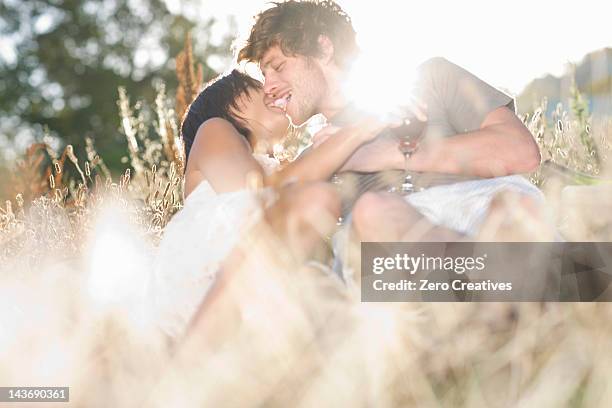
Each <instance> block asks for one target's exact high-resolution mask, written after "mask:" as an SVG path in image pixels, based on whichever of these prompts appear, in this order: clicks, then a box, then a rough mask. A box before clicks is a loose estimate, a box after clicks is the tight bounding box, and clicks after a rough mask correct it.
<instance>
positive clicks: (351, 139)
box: [264, 118, 389, 186]
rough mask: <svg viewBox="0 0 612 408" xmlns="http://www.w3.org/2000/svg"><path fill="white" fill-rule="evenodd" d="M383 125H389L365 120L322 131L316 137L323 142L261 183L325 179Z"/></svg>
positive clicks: (279, 183)
mask: <svg viewBox="0 0 612 408" xmlns="http://www.w3.org/2000/svg"><path fill="white" fill-rule="evenodd" d="M387 126H389V124H385V123H383V122H381V121H378V120H376V119H372V118H368V119H364V120H362V121H360V122H359V123H357V124H355V125H351V126H346V127H344V128H333V130H331V131H329V130H326V129H325V128H324V129H323V130H322V131H321V132H324V133H326V134H325V135H324V136H323V137H319V138H318V139H319V140H321V139H323V140H322V141H321V142H320V143H316V142H315V144H314V146H313V147H312V148H311V149H310V150H309V151H308V152H305V153H303V154H302V155H301V156H300V157H298V158H297V159H296V160H294V161H293V162H291V163H289V164H287V165H286V166H285V167H283V168H282V169H281V170H279V171H278V172H275V173H274V174H272V175H270V176H268V177H267V178H266V179H265V180H264V184H266V185H272V186H282V185H284V184H287V183H290V182H293V181H300V182H306V181H321V180H327V179H329V178H330V177H331V176H332V175H333V174H334V173H335V172H337V171H338V170H339V169H340V168H341V167H342V166H343V165H344V163H345V162H346V161H347V160H348V159H349V157H351V156H352V155H353V153H354V152H355V151H356V150H357V149H358V148H359V147H360V146H361V145H362V144H364V143H367V142H369V141H370V140H372V139H373V138H374V137H376V135H377V134H379V133H380V132H381V131H382V130H383V129H384V128H385V127H387ZM327 133H329V134H327ZM332 134H333V135H332ZM316 139H317V136H315V140H316Z"/></svg>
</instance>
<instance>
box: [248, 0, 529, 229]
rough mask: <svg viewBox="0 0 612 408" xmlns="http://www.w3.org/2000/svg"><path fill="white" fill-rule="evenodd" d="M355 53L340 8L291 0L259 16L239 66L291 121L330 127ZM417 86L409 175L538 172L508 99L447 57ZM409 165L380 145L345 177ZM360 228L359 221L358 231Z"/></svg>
mask: <svg viewBox="0 0 612 408" xmlns="http://www.w3.org/2000/svg"><path fill="white" fill-rule="evenodd" d="M298 34H299V35H298ZM357 53H358V47H357V45H356V42H355V31H354V29H353V27H352V24H351V20H350V18H349V16H348V15H347V14H346V13H345V12H344V11H343V10H342V9H341V8H340V7H339V6H338V5H337V4H336V3H334V2H332V1H294V0H290V1H286V2H283V3H275V5H274V6H273V7H272V8H270V9H268V10H265V11H263V12H261V13H260V14H259V15H258V16H257V18H256V22H255V24H254V26H253V27H252V29H251V33H250V36H249V38H248V40H247V42H246V45H245V46H244V48H242V49H241V50H240V52H239V54H238V59H239V60H248V61H254V62H258V63H259V65H260V68H261V71H262V73H263V75H264V77H265V83H264V91H265V93H266V103H268V104H271V105H274V106H276V107H280V108H282V109H284V110H285V111H286V112H287V114H288V115H289V116H290V117H291V119H292V120H293V122H294V123H295V124H298V125H299V124H302V123H304V122H305V121H306V120H308V119H309V118H310V117H311V116H313V115H315V114H317V113H322V114H323V115H325V116H326V117H327V118H328V120H329V121H330V122H331V123H332V124H334V122H335V118H337V117H339V116H341V115H340V114H341V113H342V111H343V110H344V109H345V108H346V107H347V106H348V105H349V104H350V102H351V101H350V100H348V98H347V96H346V94H345V92H344V91H343V80H344V79H345V78H346V77H347V73H348V70H349V68H350V65H351V62H352V61H353V59H354V58H355V56H356V55H357ZM417 89H418V93H417V96H418V97H419V98H420V99H421V100H422V101H423V102H424V104H425V105H426V107H427V113H426V114H427V121H428V124H427V128H426V130H425V137H424V142H423V143H422V145H421V147H420V148H419V149H418V150H417V152H416V153H414V154H413V155H412V156H411V157H410V159H409V162H408V167H409V169H410V170H412V171H417V172H429V173H446V174H456V175H467V176H475V177H497V176H505V175H510V174H517V173H526V172H530V171H533V170H535V168H536V167H537V166H538V165H539V163H540V154H539V149H538V147H537V144H536V143H535V140H534V139H533V136H532V135H531V133H530V132H529V130H528V129H527V128H526V127H525V126H524V125H523V123H522V122H521V121H520V119H519V118H518V117H517V116H516V114H515V112H514V109H515V108H514V101H513V100H512V98H511V97H509V96H507V95H506V94H504V93H502V92H500V91H498V90H497V89H495V88H493V87H491V86H489V85H488V84H486V83H484V82H483V81H481V80H480V79H478V78H476V77H475V76H474V75H472V74H470V73H469V72H467V71H465V70H464V69H462V68H460V67H458V66H456V65H454V64H452V63H450V62H448V61H446V60H444V59H442V58H434V59H432V60H429V61H427V62H426V63H424V64H423V65H421V67H420V68H419V83H418V86H417ZM404 91H405V93H406V94H408V93H409V92H410V90H404ZM398 92H402V90H398ZM403 168H404V157H403V155H402V154H401V152H400V151H399V149H398V144H397V142H396V141H395V142H394V141H392V140H389V138H378V139H377V140H375V141H374V142H371V143H369V144H367V145H364V146H363V147H362V148H360V149H359V150H358V151H357V152H356V153H355V154H354V155H353V157H352V158H351V159H349V161H348V162H347V163H346V164H345V166H344V167H343V170H352V171H360V172H373V171H381V170H387V169H403ZM363 198H364V199H365V200H360V201H361V202H359V201H358V202H357V204H356V207H355V211H356V212H357V213H358V214H362V213H367V214H379V215H381V219H384V218H385V217H387V218H389V213H388V211H402V208H403V209H406V206H407V204H405V201H404V199H403V198H402V197H400V196H398V195H391V194H387V195H384V194H383V195H375V196H374V197H373V195H372V194H369V195H368V196H365V197H363ZM373 198H374V199H373ZM390 203H391V205H390ZM364 206H365V207H367V211H364V210H363V207H364ZM382 216H384V217H382ZM361 221H362V220H361V219H360V217H356V219H354V220H353V222H354V223H355V224H357V225H356V227H357V229H359V225H358V224H359V223H360V222H361Z"/></svg>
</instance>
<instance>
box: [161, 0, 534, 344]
mask: <svg viewBox="0 0 612 408" xmlns="http://www.w3.org/2000/svg"><path fill="white" fill-rule="evenodd" d="M357 53H358V48H357V45H356V41H355V31H354V29H353V27H352V24H351V20H350V18H349V17H348V16H347V15H346V14H345V13H344V12H343V10H342V9H341V8H340V7H339V6H338V5H337V4H335V3H334V2H332V1H293V0H290V1H286V2H281V3H275V4H274V5H273V6H272V7H271V8H269V9H267V10H265V11H263V12H261V13H260V14H259V15H258V16H257V18H256V22H255V24H254V26H253V27H252V29H251V33H250V36H249V38H248V40H247V42H246V45H245V46H244V48H242V49H241V50H240V51H239V53H238V60H239V61H252V62H256V63H258V65H259V67H260V69H261V72H262V74H263V76H264V78H265V80H264V83H263V84H261V83H260V82H259V81H257V80H255V79H253V78H251V77H249V76H247V75H245V74H243V73H241V72H239V71H237V70H234V71H232V72H231V73H229V74H228V75H225V76H222V77H219V78H217V79H216V80H215V81H213V82H212V83H210V84H208V85H207V86H206V88H205V89H204V90H203V91H202V92H201V93H200V94H199V96H198V97H197V98H196V99H195V100H194V101H193V103H192V104H191V106H190V108H189V110H188V112H187V114H186V115H185V117H184V119H183V124H182V135H183V138H184V142H185V148H186V157H187V164H186V169H185V195H186V199H185V205H184V208H183V209H182V210H181V211H180V212H179V213H178V214H177V215H176V216H175V217H174V218H173V220H172V221H171V222H170V223H169V225H168V226H167V228H166V232H165V236H164V238H163V240H162V243H161V245H160V251H159V259H158V262H157V265H156V270H155V280H156V285H157V286H156V287H158V288H160V290H156V294H155V301H156V306H157V307H158V310H159V313H160V314H161V319H162V323H161V326H162V329H163V330H164V331H165V332H166V333H167V334H168V335H170V336H171V337H173V338H176V337H179V336H181V335H182V334H183V333H184V331H185V329H186V327H187V325H188V323H189V321H190V320H192V319H193V316H194V314H195V313H196V311H197V310H198V307H199V306H200V305H201V302H202V300H203V299H205V297H206V295H207V293H208V292H209V291H210V289H211V287H212V286H213V283H214V282H215V281H216V280H218V277H219V275H220V274H221V273H222V272H225V269H227V268H228V266H227V259H228V257H231V256H232V251H233V249H234V247H235V246H236V245H237V243H238V242H239V241H240V240H241V239H242V237H244V234H245V233H247V232H248V231H249V230H250V229H251V230H252V229H253V228H255V226H257V225H258V224H259V223H262V222H266V223H268V224H269V225H271V226H272V229H273V231H275V232H276V233H277V234H278V236H279V237H281V242H282V244H283V245H285V246H286V247H287V249H288V251H290V252H291V253H292V254H293V255H294V256H295V258H296V259H298V260H299V262H301V263H307V262H309V261H310V260H312V259H317V258H318V257H319V256H320V255H319V254H320V253H321V252H323V251H324V248H325V239H324V238H326V237H329V236H331V235H333V234H334V233H335V229H336V220H337V219H338V217H339V216H340V212H341V203H340V198H339V195H338V194H337V191H336V189H335V188H334V187H333V186H332V184H330V183H328V181H329V180H330V179H331V177H332V176H333V175H334V174H336V173H342V172H348V171H353V172H361V173H363V172H379V171H385V170H392V169H403V168H404V156H403V155H402V153H401V152H400V151H399V149H398V141H397V140H391V139H390V138H383V137H378V135H379V134H380V133H381V132H382V131H383V130H384V129H386V128H388V127H394V126H397V124H396V123H388V122H384V121H381V120H379V119H375V118H373V117H365V116H364V117H360V118H354V117H353V118H352V119H353V120H354V121H353V122H352V123H347V121H346V115H344V114H343V112H344V111H345V110H346V109H347V108H348V107H349V106H350V103H351V101H350V100H348V98H347V96H346V93H345V92H344V88H343V80H344V78H346V77H347V73H348V70H349V68H350V65H351V62H352V61H353V60H354V58H355V57H356V56H357ZM398 92H402V90H398ZM406 92H407V93H408V90H406ZM417 96H418V99H419V100H420V101H422V102H423V106H424V107H425V108H424V109H423V110H420V109H416V108H415V111H416V112H415V114H417V115H420V116H426V118H427V126H426V128H425V130H424V135H423V136H424V138H423V140H424V141H423V143H422V147H420V148H419V149H418V150H417V151H416V153H414V155H412V156H411V157H410V159H409V163H408V164H409V168H410V169H411V170H413V171H415V172H427V173H443V174H454V175H463V176H468V177H471V178H472V179H473V180H471V181H462V182H458V183H454V184H446V185H438V186H435V187H432V188H429V189H426V190H424V191H420V192H417V193H413V194H410V195H407V196H402V195H399V194H395V193H386V192H369V193H365V194H363V195H361V196H360V197H358V198H357V200H356V202H355V203H354V206H353V207H352V213H351V216H350V217H349V219H348V220H346V224H347V225H348V226H349V227H350V230H351V234H353V235H354V236H355V237H356V238H357V239H358V240H360V241H398V240H402V239H404V238H405V237H406V236H407V234H409V233H410V231H411V229H412V228H413V227H414V225H415V224H418V225H419V226H420V229H423V226H425V230H426V232H425V233H424V234H422V235H421V239H423V240H429V241H432V240H454V239H461V238H462V237H466V236H467V237H469V236H472V235H474V234H475V233H477V232H478V228H479V226H480V225H481V223H482V220H483V218H484V216H485V215H486V213H487V210H488V206H489V204H490V203H491V200H492V198H493V196H494V195H495V194H496V193H497V192H500V191H502V190H513V191H515V192H518V193H522V194H523V195H524V196H528V197H531V198H532V199H535V200H540V199H541V193H540V192H539V190H537V189H536V188H535V187H534V186H532V185H531V184H530V183H529V182H528V181H527V180H526V179H524V178H523V177H521V176H517V175H515V174H518V173H526V172H530V171H533V170H534V169H535V168H537V166H538V165H539V163H540V154H539V150H538V147H537V145H536V143H535V141H534V139H533V137H532V135H531V134H530V132H529V131H528V129H527V128H526V127H525V126H524V125H523V124H522V122H521V121H520V120H519V119H518V117H517V116H516V114H515V107H514V101H513V99H512V98H511V97H509V96H507V95H506V94H504V93H502V92H500V91H498V90H497V89H495V88H493V87H491V86H489V85H488V84H486V83H484V82H483V81H481V80H480V79H478V78H477V77H475V76H474V75H472V74H471V73H469V72H467V71H465V70H464V69H462V68H460V67H458V66H456V65H454V64H452V63H450V62H448V61H446V60H444V59H442V58H435V59H431V60H429V61H427V62H425V63H424V64H422V65H421V66H420V68H419V79H418V85H417ZM315 114H323V115H324V116H325V117H326V118H327V120H328V121H329V123H330V124H331V126H327V127H325V128H323V130H321V131H320V132H319V133H317V134H316V135H315V136H314V143H313V146H312V147H311V148H310V149H307V150H306V151H305V152H304V153H303V154H301V155H300V156H299V157H298V158H297V159H296V160H294V161H292V162H290V163H288V164H286V165H283V166H281V165H280V164H279V162H278V161H276V160H275V159H274V158H272V156H271V153H272V148H273V146H274V145H275V144H276V143H278V142H280V141H281V140H283V138H284V137H286V136H287V133H288V129H290V122H289V119H288V118H290V119H291V122H292V123H293V124H296V125H302V124H303V123H305V122H306V121H307V120H308V119H309V118H311V117H312V116H313V115H315ZM262 187H263V188H262ZM336 241H338V240H336ZM336 252H337V253H338V251H336ZM234 255H235V254H234Z"/></svg>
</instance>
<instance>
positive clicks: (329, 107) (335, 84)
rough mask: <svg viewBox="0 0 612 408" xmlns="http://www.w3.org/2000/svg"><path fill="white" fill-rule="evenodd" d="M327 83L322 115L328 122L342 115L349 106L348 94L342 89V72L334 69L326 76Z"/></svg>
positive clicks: (321, 110) (321, 109)
mask: <svg viewBox="0 0 612 408" xmlns="http://www.w3.org/2000/svg"><path fill="white" fill-rule="evenodd" d="M325 77H326V78H325V80H326V81H327V89H328V92H327V95H326V97H325V99H324V100H323V103H322V104H321V106H320V113H322V114H323V115H324V116H325V117H326V118H327V119H328V120H331V119H332V118H333V117H334V116H336V115H337V114H338V113H340V112H341V111H342V110H343V109H344V108H346V106H347V105H348V104H349V102H350V101H349V100H348V98H347V95H346V93H345V92H344V89H343V87H342V77H343V75H342V71H340V70H339V69H337V68H336V69H334V70H332V71H331V72H328V73H327V75H325Z"/></svg>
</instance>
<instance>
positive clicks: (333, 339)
mask: <svg viewBox="0 0 612 408" xmlns="http://www.w3.org/2000/svg"><path fill="white" fill-rule="evenodd" d="M178 61H179V63H177V66H178V72H177V74H178V78H179V82H180V87H179V90H178V92H177V95H176V97H175V98H171V97H169V96H168V94H167V93H166V90H165V89H164V87H163V86H160V87H159V88H158V89H157V98H156V100H155V101H149V102H151V103H150V104H146V103H142V102H137V103H132V102H131V101H130V99H129V96H128V95H127V93H126V92H125V90H122V89H119V91H118V101H117V103H118V111H119V116H118V123H120V125H121V129H122V131H123V134H124V136H125V137H126V139H127V142H128V151H127V152H126V170H125V171H124V172H123V173H122V174H120V175H115V176H113V175H112V174H111V172H110V171H109V169H108V168H107V167H106V166H105V164H104V160H103V158H102V157H100V156H99V155H98V153H97V152H96V149H95V144H94V141H93V140H91V139H87V140H86V147H87V148H86V157H77V156H76V155H75V153H74V150H73V148H72V146H65V147H64V148H63V149H62V150H61V151H54V150H53V149H52V148H51V147H50V146H49V145H47V144H44V143H39V144H34V145H32V146H30V147H29V148H28V149H27V151H26V152H24V153H23V156H22V157H20V158H19V160H17V161H16V162H15V163H14V164H13V166H12V170H11V172H10V174H8V175H7V177H6V178H5V177H4V176H3V178H4V179H5V180H4V181H5V183H4V184H5V186H4V190H3V191H4V197H3V201H2V202H3V204H2V206H0V325H1V327H2V330H0V362H1V364H0V385H3V386H9V385H23V386H38V385H57V386H70V399H71V403H70V406H75V407H81V406H82V407H97V406H100V407H110V406H112V407H132V406H160V407H161V406H185V407H186V406H279V407H285V406H295V405H297V406H305V407H306V406H334V407H335V406H382V407H385V406H389V407H390V406H419V407H430V406H431V407H440V406H442V407H507V406H519V407H561V406H568V407H607V406H609V405H610V403H611V402H612V394H611V391H610V390H611V389H612V387H610V386H609V385H610V378H612V353H611V350H612V305H609V304H607V303H584V304H579V303H576V304H573V303H569V304H564V303H541V304H540V303H490V304H479V303H472V304H454V303H449V304H437V303H411V304H395V303H392V304H362V303H360V302H359V300H358V299H359V296H358V293H353V292H354V291H350V290H349V291H342V290H338V288H336V287H330V285H331V284H330V283H329V282H325V279H322V278H321V277H320V276H313V275H304V276H305V277H302V278H300V279H298V280H297V283H296V282H292V283H291V284H287V283H286V282H285V281H284V280H283V279H282V278H279V280H278V281H274V283H271V284H272V285H275V289H276V290H277V291H279V292H280V293H281V294H284V295H280V296H279V298H277V299H272V300H270V299H266V298H265V297H261V296H259V297H258V295H253V299H252V300H251V302H252V303H253V305H254V307H255V308H256V310H257V311H258V313H255V314H254V317H253V319H252V320H251V321H250V322H249V323H248V324H245V325H244V327H242V328H241V329H240V330H237V331H236V332H235V333H234V335H232V336H231V337H230V338H227V339H225V341H224V343H223V344H222V345H218V346H217V347H204V346H201V347H197V345H196V347H195V348H194V347H193V345H191V348H188V350H189V352H185V351H182V352H176V349H175V348H173V347H172V345H171V344H169V342H168V341H167V339H165V338H164V337H163V336H162V334H161V333H160V332H158V330H157V329H156V327H155V322H154V319H155V316H153V315H152V313H151V312H150V311H149V310H147V308H146V299H145V297H146V292H144V291H143V282H146V281H147V279H149V275H148V273H149V269H147V264H146V259H147V257H148V256H149V255H150V254H151V253H152V252H153V251H154V250H155V246H156V245H157V243H158V242H159V239H160V237H161V236H162V234H163V231H164V227H165V225H166V224H167V223H168V221H169V220H170V219H171V217H172V216H173V215H174V214H175V213H176V212H177V211H179V210H180V208H181V206H182V195H183V193H182V182H183V179H182V168H183V164H184V157H183V154H182V142H181V139H180V136H179V132H178V123H177V118H180V117H181V116H182V113H183V112H184V110H185V108H186V106H187V105H188V101H190V100H192V99H193V97H194V96H195V95H196V94H197V90H198V89H199V88H200V87H201V85H202V79H201V70H200V72H199V73H198V71H199V70H198V69H197V67H195V64H194V63H193V57H192V55H191V53H190V47H186V50H185V51H184V53H183V54H182V55H181V56H180V57H179V58H178ZM585 104H586V102H585V100H584V97H583V96H582V95H581V94H580V93H579V92H577V91H575V92H574V93H573V94H572V100H571V103H570V108H569V109H568V110H567V111H566V110H564V108H563V107H562V106H561V105H560V106H558V107H556V109H555V110H554V113H553V115H552V117H546V115H544V114H543V112H545V111H546V101H542V104H541V106H540V107H539V108H538V109H535V110H534V111H533V113H530V114H527V113H525V114H523V116H522V119H523V121H524V122H525V123H526V125H527V126H528V127H529V129H530V130H531V131H532V133H533V135H534V137H535V138H536V140H537V142H538V144H539V146H540V148H541V152H542V156H543V159H544V160H547V161H550V162H552V163H556V164H558V165H560V166H563V168H564V169H570V170H571V171H572V172H571V173H568V174H570V176H567V174H565V175H562V177H559V174H556V173H550V172H547V171H546V169H545V168H542V169H540V170H538V171H537V172H535V173H534V174H531V175H530V178H531V180H532V182H533V183H535V184H536V185H538V186H540V187H541V188H542V189H543V190H544V191H545V193H546V195H547V198H548V207H547V214H546V215H547V216H548V217H550V219H551V220H553V222H554V223H555V224H556V225H557V227H558V228H559V229H560V230H561V231H562V232H563V234H564V236H565V237H567V238H568V239H570V240H573V241H591V240H599V241H609V240H610V239H611V238H612V187H610V186H611V185H610V184H608V183H607V180H608V179H612V171H611V170H612V169H611V166H610V151H611V150H612V148H611V144H612V120H611V119H609V118H593V117H592V116H591V115H589V113H588V109H585V106H586V105H585ZM146 109H148V110H149V112H151V113H152V115H150V116H148V117H152V118H153V119H152V120H150V121H149V122H146V121H145V120H144V118H145V117H147V116H146V115H142V114H141V113H142V112H143V111H144V110H146ZM151 135H154V136H151ZM307 142H308V137H307V135H305V136H304V137H303V138H301V139H297V140H296V141H295V143H307ZM568 177H569V181H568ZM519 221H520V220H519ZM286 267H287V265H280V266H279V267H278V271H276V272H275V273H277V274H278V276H284V275H283V274H286V273H287V272H288V271H287V270H283V268H286ZM290 272H291V273H297V274H299V273H300V270H299V268H298V269H297V270H295V271H290ZM259 273H264V271H259ZM331 286H333V285H331ZM268 301H269V304H268V303H267V302H268ZM281 311H282V312H281Z"/></svg>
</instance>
